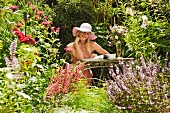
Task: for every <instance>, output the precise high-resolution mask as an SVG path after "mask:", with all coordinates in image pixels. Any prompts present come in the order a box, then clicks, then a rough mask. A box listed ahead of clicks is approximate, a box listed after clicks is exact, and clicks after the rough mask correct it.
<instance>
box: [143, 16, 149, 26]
mask: <svg viewBox="0 0 170 113" xmlns="http://www.w3.org/2000/svg"><path fill="white" fill-rule="evenodd" d="M142 20H143V22H142V25H141V27H142V28H146V26H148V25H149V23H150V22H149V21H148V17H147V16H146V15H143V16H142Z"/></svg>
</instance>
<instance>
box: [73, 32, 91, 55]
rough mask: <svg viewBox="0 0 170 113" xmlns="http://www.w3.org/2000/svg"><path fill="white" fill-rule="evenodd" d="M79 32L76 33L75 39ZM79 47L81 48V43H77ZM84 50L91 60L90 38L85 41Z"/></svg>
mask: <svg viewBox="0 0 170 113" xmlns="http://www.w3.org/2000/svg"><path fill="white" fill-rule="evenodd" d="M80 32H81V31H77V34H76V37H79V34H80ZM79 46H80V47H81V43H79ZM85 49H86V52H87V54H88V55H89V57H90V58H91V55H92V54H91V46H90V38H88V39H87V40H86V41H85Z"/></svg>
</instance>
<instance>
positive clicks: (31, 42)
mask: <svg viewBox="0 0 170 113" xmlns="http://www.w3.org/2000/svg"><path fill="white" fill-rule="evenodd" d="M26 43H27V44H33V45H35V44H36V41H35V39H34V38H28V40H27V41H26Z"/></svg>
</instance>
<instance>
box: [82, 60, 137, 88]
mask: <svg viewBox="0 0 170 113" xmlns="http://www.w3.org/2000/svg"><path fill="white" fill-rule="evenodd" d="M133 59H134V58H122V57H120V58H110V59H103V58H100V59H94V58H91V59H83V60H82V61H83V62H86V65H85V69H91V70H93V79H97V80H98V81H97V82H96V81H94V80H93V84H94V85H96V86H99V85H98V84H99V81H105V79H107V77H109V76H110V74H109V70H110V69H115V68H114V67H115V65H117V66H120V64H121V62H123V63H126V62H127V63H129V61H132V60H133ZM93 68H94V69H93Z"/></svg>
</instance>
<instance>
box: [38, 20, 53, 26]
mask: <svg viewBox="0 0 170 113" xmlns="http://www.w3.org/2000/svg"><path fill="white" fill-rule="evenodd" d="M41 24H42V25H44V26H48V25H50V24H52V22H49V21H46V22H42V23H41Z"/></svg>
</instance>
